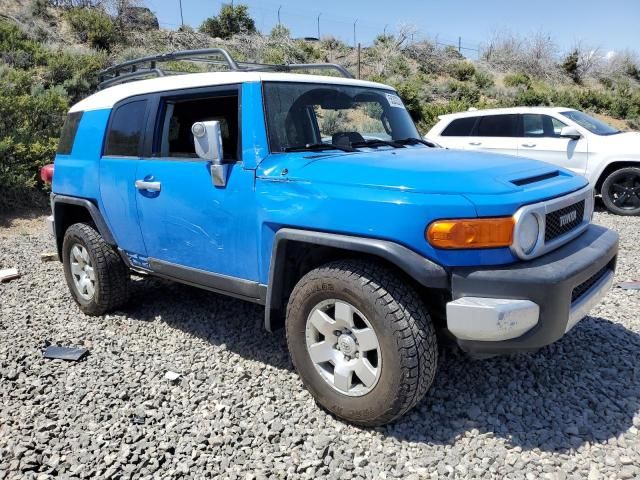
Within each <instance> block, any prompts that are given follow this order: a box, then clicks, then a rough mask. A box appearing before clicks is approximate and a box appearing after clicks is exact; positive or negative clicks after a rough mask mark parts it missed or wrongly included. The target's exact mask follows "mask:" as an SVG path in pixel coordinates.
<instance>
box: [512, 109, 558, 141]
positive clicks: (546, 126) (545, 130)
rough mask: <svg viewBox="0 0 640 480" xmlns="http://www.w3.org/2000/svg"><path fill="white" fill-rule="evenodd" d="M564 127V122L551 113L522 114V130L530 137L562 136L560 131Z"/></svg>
mask: <svg viewBox="0 0 640 480" xmlns="http://www.w3.org/2000/svg"><path fill="white" fill-rule="evenodd" d="M564 127H566V125H565V124H564V123H562V122H561V121H560V120H558V119H556V118H553V117H551V116H549V115H541V114H530V113H527V114H524V115H522V130H523V133H524V136H525V137H528V138H560V131H561V130H562V129H563V128H564Z"/></svg>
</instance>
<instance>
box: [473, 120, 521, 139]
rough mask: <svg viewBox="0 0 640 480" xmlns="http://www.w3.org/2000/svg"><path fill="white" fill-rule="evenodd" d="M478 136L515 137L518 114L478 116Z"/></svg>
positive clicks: (516, 134)
mask: <svg viewBox="0 0 640 480" xmlns="http://www.w3.org/2000/svg"><path fill="white" fill-rule="evenodd" d="M478 136H479V137H517V136H518V115H488V116H486V117H480V122H479V123H478Z"/></svg>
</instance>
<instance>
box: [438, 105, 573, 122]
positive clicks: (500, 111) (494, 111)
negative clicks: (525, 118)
mask: <svg viewBox="0 0 640 480" xmlns="http://www.w3.org/2000/svg"><path fill="white" fill-rule="evenodd" d="M568 110H574V109H573V108H565V107H513V108H487V109H486V110H468V111H466V112H458V113H448V114H446V115H440V117H439V118H441V119H443V120H446V119H450V118H463V117H480V116H485V115H505V114H510V113H511V114H514V113H561V112H566V111H568Z"/></svg>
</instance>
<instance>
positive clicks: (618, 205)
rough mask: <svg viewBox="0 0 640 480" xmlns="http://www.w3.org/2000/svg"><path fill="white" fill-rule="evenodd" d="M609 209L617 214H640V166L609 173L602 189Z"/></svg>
mask: <svg viewBox="0 0 640 480" xmlns="http://www.w3.org/2000/svg"><path fill="white" fill-rule="evenodd" d="M600 193H601V195H602V201H603V202H604V204H605V206H606V207H607V210H609V211H610V212H611V213H615V214H616V215H640V168H638V167H627V168H621V169H620V170H615V171H613V172H612V173H610V174H609V176H608V177H607V178H606V179H605V181H604V183H603V184H602V188H601V189H600Z"/></svg>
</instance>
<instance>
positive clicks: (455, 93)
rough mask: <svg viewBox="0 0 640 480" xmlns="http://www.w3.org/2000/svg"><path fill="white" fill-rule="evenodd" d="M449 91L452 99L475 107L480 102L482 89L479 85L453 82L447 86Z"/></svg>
mask: <svg viewBox="0 0 640 480" xmlns="http://www.w3.org/2000/svg"><path fill="white" fill-rule="evenodd" d="M447 90H448V92H449V96H450V98H452V99H453V100H458V101H460V102H464V103H467V104H470V105H474V104H476V103H477V102H479V101H480V89H479V88H478V86H477V85H475V84H471V83H466V82H460V81H458V80H451V81H450V82H449V83H448V84H447Z"/></svg>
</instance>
